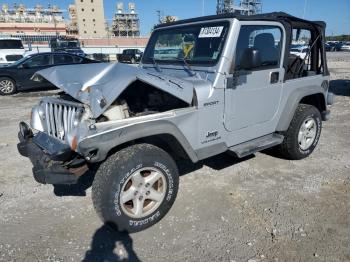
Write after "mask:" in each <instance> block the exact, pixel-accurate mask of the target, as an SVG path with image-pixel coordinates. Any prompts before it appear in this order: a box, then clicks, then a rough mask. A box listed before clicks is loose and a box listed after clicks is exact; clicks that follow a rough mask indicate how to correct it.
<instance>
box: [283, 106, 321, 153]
mask: <svg viewBox="0 0 350 262" xmlns="http://www.w3.org/2000/svg"><path fill="white" fill-rule="evenodd" d="M321 129H322V120H321V114H320V112H319V111H318V109H317V108H316V107H314V106H312V105H306V104H300V105H299V106H298V107H297V110H296V112H295V114H294V117H293V119H292V122H291V123H290V126H289V128H288V130H287V131H286V132H285V134H284V136H285V138H284V141H283V142H282V144H281V145H280V147H279V149H280V150H279V151H280V153H281V154H282V156H284V157H285V158H287V159H290V160H298V159H303V158H305V157H307V156H309V155H310V154H311V153H312V152H313V151H314V149H315V148H316V146H317V144H318V141H319V139H320V135H321Z"/></svg>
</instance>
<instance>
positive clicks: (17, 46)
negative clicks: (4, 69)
mask: <svg viewBox="0 0 350 262" xmlns="http://www.w3.org/2000/svg"><path fill="white" fill-rule="evenodd" d="M24 53H25V49H24V47H23V44H22V40H21V39H19V38H0V66H5V65H9V64H12V63H14V62H16V61H18V60H19V59H21V58H22V57H23V56H24Z"/></svg>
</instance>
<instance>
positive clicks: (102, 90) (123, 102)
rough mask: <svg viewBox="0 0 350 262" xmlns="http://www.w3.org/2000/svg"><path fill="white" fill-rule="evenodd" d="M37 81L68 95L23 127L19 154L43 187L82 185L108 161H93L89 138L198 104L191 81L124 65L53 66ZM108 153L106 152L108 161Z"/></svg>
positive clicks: (37, 111)
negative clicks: (93, 168) (94, 167)
mask: <svg viewBox="0 0 350 262" xmlns="http://www.w3.org/2000/svg"><path fill="white" fill-rule="evenodd" d="M38 76H39V77H38ZM34 77H37V78H44V79H46V80H48V81H49V82H51V83H53V84H54V85H55V86H57V87H58V88H60V89H61V90H63V91H64V93H63V94H60V95H59V96H58V97H46V98H43V99H42V100H41V102H40V103H39V105H37V106H35V107H34V108H33V109H32V114H31V122H30V126H28V125H27V124H25V123H21V124H20V133H19V140H20V143H19V144H18V151H19V152H20V154H21V155H23V156H25V157H28V158H30V160H31V162H32V163H33V166H34V167H33V174H34V177H35V179H36V180H37V181H38V182H39V183H44V184H74V183H77V181H78V179H79V177H80V176H81V175H82V174H84V173H85V172H86V171H87V170H88V164H89V163H91V162H99V161H103V160H104V159H101V157H99V158H94V155H95V154H97V152H98V151H99V150H100V148H98V145H97V147H94V148H89V150H84V148H83V147H80V143H81V142H82V141H84V140H85V139H86V138H87V137H91V136H98V135H100V134H103V132H105V131H107V130H108V129H113V128H123V126H124V125H125V126H130V125H132V124H133V123H137V122H139V121H141V120H139V118H140V117H148V116H150V115H154V116H157V117H159V118H162V115H161V114H162V113H164V112H169V111H172V110H176V109H181V108H186V107H191V105H193V101H192V100H193V92H194V91H193V90H194V89H193V84H192V83H191V82H188V81H185V80H182V79H178V78H174V77H171V76H165V75H159V74H157V73H154V72H152V71H146V70H144V69H141V68H136V67H132V66H128V65H124V64H89V65H73V66H60V67H53V68H49V69H45V70H42V71H39V72H38V73H37V74H36V75H35V76H34ZM164 115H166V116H168V115H169V114H164ZM151 117H153V116H151ZM157 117H154V119H156V118H157ZM163 117H164V116H163ZM85 146H86V145H85ZM105 147H106V146H105ZM109 149H110V148H103V149H101V151H103V152H104V154H102V155H103V157H105V155H106V153H105V151H107V150H109Z"/></svg>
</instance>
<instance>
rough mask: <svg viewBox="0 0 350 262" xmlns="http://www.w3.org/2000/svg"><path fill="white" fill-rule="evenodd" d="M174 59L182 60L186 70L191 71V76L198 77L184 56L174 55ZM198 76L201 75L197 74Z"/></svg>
mask: <svg viewBox="0 0 350 262" xmlns="http://www.w3.org/2000/svg"><path fill="white" fill-rule="evenodd" d="M175 59H176V60H177V61H182V62H183V63H184V65H185V66H186V67H187V70H188V71H189V72H190V73H191V76H197V77H198V74H197V72H196V71H194V70H193V69H192V67H191V66H190V64H189V63H187V61H186V57H184V58H178V57H175ZM199 78H201V77H200V76H199Z"/></svg>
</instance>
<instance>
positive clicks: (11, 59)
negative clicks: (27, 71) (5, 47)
mask: <svg viewBox="0 0 350 262" xmlns="http://www.w3.org/2000/svg"><path fill="white" fill-rule="evenodd" d="M21 58H23V56H22V55H7V56H6V60H7V61H8V62H15V61H17V60H20V59H21Z"/></svg>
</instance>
